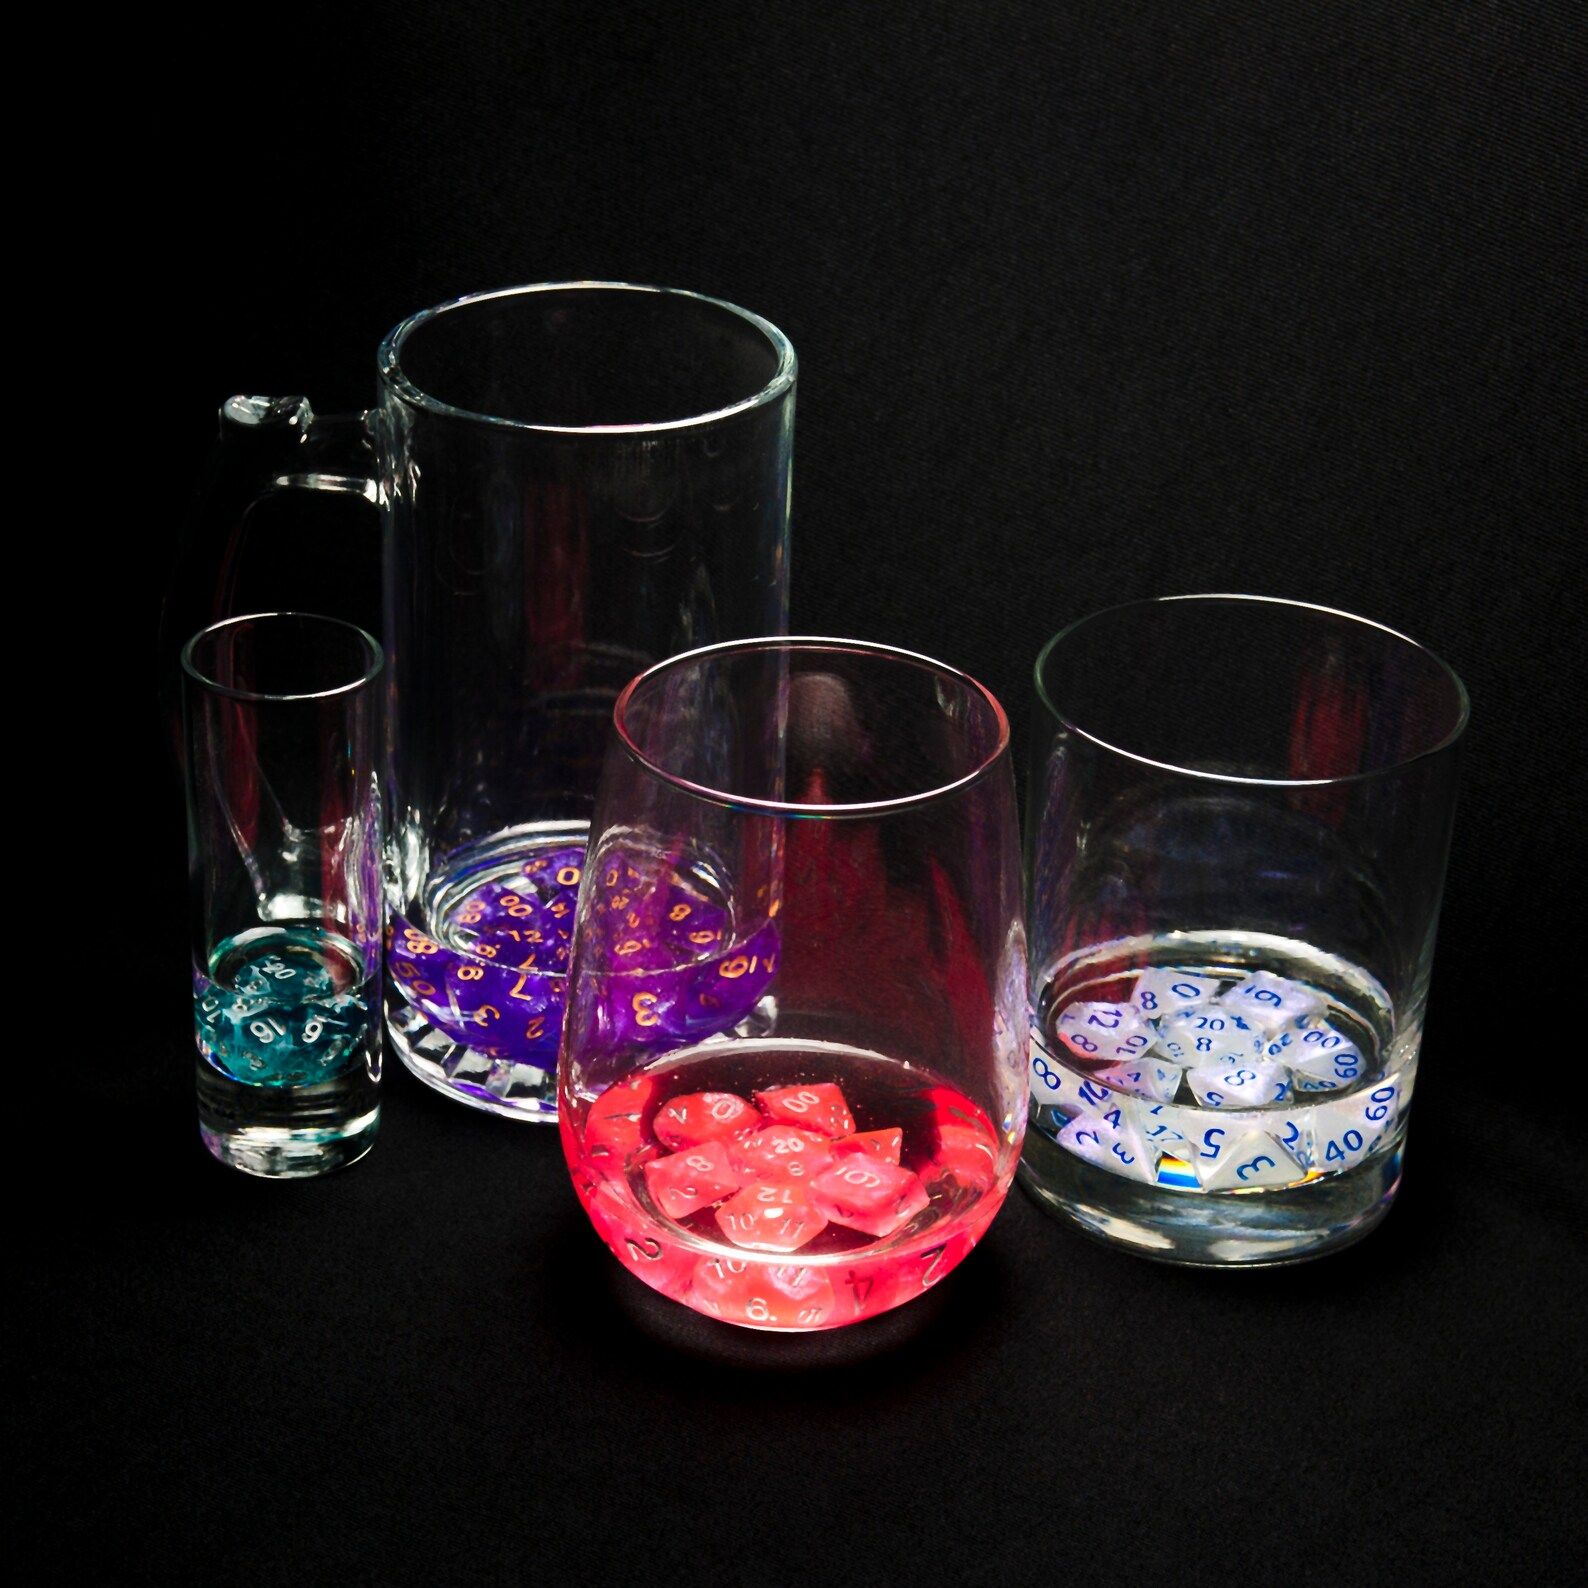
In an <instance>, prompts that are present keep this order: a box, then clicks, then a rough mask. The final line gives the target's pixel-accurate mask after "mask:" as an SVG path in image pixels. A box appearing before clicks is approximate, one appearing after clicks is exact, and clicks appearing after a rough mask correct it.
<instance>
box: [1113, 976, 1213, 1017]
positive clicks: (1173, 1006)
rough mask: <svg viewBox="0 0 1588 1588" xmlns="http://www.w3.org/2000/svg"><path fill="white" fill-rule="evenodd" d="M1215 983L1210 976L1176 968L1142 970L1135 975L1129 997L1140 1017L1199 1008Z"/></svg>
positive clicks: (1211, 992) (1205, 1001)
mask: <svg viewBox="0 0 1588 1588" xmlns="http://www.w3.org/2000/svg"><path fill="white" fill-rule="evenodd" d="M1218 992H1219V984H1218V983H1217V982H1216V981H1215V980H1214V979H1213V978H1212V977H1211V976H1190V975H1187V974H1186V973H1185V972H1184V971H1177V970H1163V969H1159V970H1144V971H1143V972H1142V973H1141V975H1140V976H1138V977H1137V978H1136V988H1135V991H1134V992H1133V993H1132V994H1131V995H1130V1001H1131V1002H1132V1003H1133V1004H1135V1006H1136V1009H1137V1012H1138V1013H1139V1014H1140V1015H1141V1016H1142V1018H1143V1019H1147V1020H1158V1019H1162V1017H1163V1016H1165V1015H1177V1014H1184V1013H1185V1012H1186V1010H1188V1009H1200V1008H1201V1007H1202V1006H1203V1005H1204V1004H1210V1003H1212V1002H1213V1000H1214V999H1215V998H1216V997H1217V996H1218Z"/></svg>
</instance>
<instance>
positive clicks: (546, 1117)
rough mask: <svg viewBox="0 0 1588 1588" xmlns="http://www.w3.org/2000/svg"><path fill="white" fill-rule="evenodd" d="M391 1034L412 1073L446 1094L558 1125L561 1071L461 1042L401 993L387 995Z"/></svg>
mask: <svg viewBox="0 0 1588 1588" xmlns="http://www.w3.org/2000/svg"><path fill="white" fill-rule="evenodd" d="M386 1031H387V1034H388V1035H389V1037H390V1039H391V1045H392V1047H393V1049H394V1050H395V1051H396V1054H397V1057H398V1058H400V1059H401V1060H402V1061H403V1064H404V1065H405V1066H406V1067H407V1068H408V1070H409V1071H410V1072H411V1073H412V1074H414V1075H416V1076H417V1077H418V1078H419V1079H420V1080H421V1081H423V1082H424V1083H425V1085H426V1086H428V1087H431V1088H432V1089H433V1090H435V1091H437V1092H440V1093H442V1094H443V1096H446V1097H450V1098H453V1099H455V1100H456V1101H457V1102H459V1103H463V1104H465V1105H466V1106H467V1107H469V1108H479V1109H483V1110H484V1111H485V1112H486V1113H489V1114H500V1115H501V1116H502V1117H503V1118H504V1119H523V1120H529V1121H532V1122H538V1123H540V1124H546V1125H552V1124H555V1123H556V1121H557V1072H556V1071H555V1070H543V1069H540V1068H539V1067H538V1066H536V1065H533V1064H525V1063H522V1062H521V1061H516V1060H512V1059H505V1058H496V1057H492V1056H491V1055H490V1054H487V1053H482V1052H480V1051H479V1049H477V1048H472V1047H470V1046H469V1045H468V1044H467V1043H464V1042H458V1041H455V1040H454V1039H453V1038H452V1037H450V1036H448V1035H447V1033H446V1032H445V1031H442V1030H441V1029H440V1028H439V1027H437V1026H434V1025H432V1024H431V1023H430V1022H429V1021H428V1020H426V1019H425V1017H424V1016H423V1015H422V1014H421V1013H420V1012H419V1011H418V1010H417V1009H415V1008H414V1007H413V1005H412V1004H410V1003H409V1002H408V1001H407V1000H406V999H405V998H404V997H403V996H402V994H401V993H399V992H397V991H395V989H388V991H387V994H386Z"/></svg>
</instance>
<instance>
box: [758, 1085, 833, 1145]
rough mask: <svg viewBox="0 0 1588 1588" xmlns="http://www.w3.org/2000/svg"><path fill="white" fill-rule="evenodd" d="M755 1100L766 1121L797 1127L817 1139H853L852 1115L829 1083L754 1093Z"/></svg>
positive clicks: (777, 1088) (783, 1087)
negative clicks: (820, 1137)
mask: <svg viewBox="0 0 1588 1588" xmlns="http://www.w3.org/2000/svg"><path fill="white" fill-rule="evenodd" d="M755 1100H756V1102H757V1103H758V1104H759V1105H760V1108H761V1112H762V1113H763V1114H765V1115H766V1116H767V1118H768V1119H775V1120H780V1121H781V1122H782V1123H783V1124H785V1125H798V1126H799V1127H800V1128H801V1129H802V1130H813V1131H815V1132H816V1134H817V1135H819V1136H829V1137H836V1136H853V1135H854V1133H855V1116H854V1115H853V1114H851V1113H850V1112H849V1105H848V1103H846V1102H845V1101H844V1094H843V1093H842V1092H841V1091H840V1090H839V1089H838V1088H837V1087H836V1086H834V1085H833V1084H832V1083H831V1082H830V1081H823V1082H813V1083H812V1084H811V1085H809V1086H778V1087H774V1088H773V1089H772V1090H771V1091H769V1092H757V1093H756V1094H755Z"/></svg>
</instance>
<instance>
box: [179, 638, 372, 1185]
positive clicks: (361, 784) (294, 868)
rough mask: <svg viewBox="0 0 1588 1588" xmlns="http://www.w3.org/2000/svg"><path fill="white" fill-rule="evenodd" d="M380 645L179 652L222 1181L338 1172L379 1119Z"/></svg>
mask: <svg viewBox="0 0 1588 1588" xmlns="http://www.w3.org/2000/svg"><path fill="white" fill-rule="evenodd" d="M381 667H382V659H381V651H380V647H379V646H378V645H377V644H376V643H375V641H374V640H372V639H371V638H370V637H369V635H367V634H365V633H364V632H363V630H362V629H358V628H355V627H354V626H353V625H352V624H349V623H342V622H338V621H336V620H335V619H332V618H324V617H313V616H309V615H307V614H304V613H295V612H275V613H268V614H261V615H255V616H248V617H238V618H232V619H229V620H228V621H226V622H224V623H217V624H215V625H214V626H213V627H210V628H206V629H203V630H201V631H200V632H199V633H198V634H196V635H194V636H193V638H192V639H191V640H189V641H188V643H187V645H186V646H185V647H184V649H183V652H182V714H183V733H184V752H185V755H184V759H185V773H186V780H187V810H188V869H189V876H190V880H191V905H192V947H193V1029H194V1036H195V1039H196V1042H197V1047H198V1116H199V1133H200V1135H201V1136H202V1137H203V1140H204V1144H205V1146H206V1147H208V1148H209V1150H210V1152H211V1153H213V1154H214V1156H215V1157H217V1158H218V1159H220V1161H221V1162H222V1163H226V1164H230V1165H231V1166H232V1167H233V1168H236V1169H242V1170H244V1171H246V1172H247V1173H249V1174H256V1175H263V1176H267V1177H272V1178H281V1177H292V1176H304V1175H315V1174H323V1173H325V1172H326V1171H327V1170H330V1169H335V1168H337V1167H339V1166H340V1165H342V1164H347V1163H352V1162H353V1161H354V1160H355V1159H357V1158H360V1157H362V1156H363V1155H364V1153H366V1152H368V1151H369V1148H370V1145H371V1143H372V1142H373V1140H374V1137H375V1129H376V1125H377V1123H378V1121H379V1117H380V1092H379V1082H380V1069H381V1000H380V990H381V982H380V978H381V920H382V915H381V877H380V815H379V802H378V785H377V778H376V767H377V761H378V757H379V756H380V754H381V750H382V744H381V735H380V701H379V696H378V693H377V689H376V680H377V679H378V677H379V676H380V673H381Z"/></svg>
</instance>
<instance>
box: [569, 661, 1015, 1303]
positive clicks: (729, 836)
mask: <svg viewBox="0 0 1588 1588" xmlns="http://www.w3.org/2000/svg"><path fill="white" fill-rule="evenodd" d="M1008 742H1009V737H1008V727H1007V724H1006V722H1005V720H1004V714H1003V711H1002V709H1001V708H1000V707H999V705H998V703H997V701H996V700H994V699H993V697H992V696H991V695H990V694H988V693H987V691H986V690H984V689H983V688H982V687H981V686H980V685H978V684H976V683H974V682H973V681H972V680H971V679H969V678H966V677H965V676H964V675H963V674H960V673H957V672H955V671H954V670H953V669H951V668H948V667H944V666H943V665H942V664H940V663H937V662H933V661H930V660H928V659H927V658H925V657H920V656H914V655H911V654H910V653H908V652H904V651H893V650H889V649H887V648H885V647H882V646H875V645H863V644H859V643H857V642H853V641H840V640H787V641H783V640H764V641H746V642H740V643H730V644H727V645H720V646H713V647H708V648H706V649H704V650H700V651H694V652H691V653H689V654H687V655H685V656H681V657H675V658H674V659H673V660H671V661H668V662H663V663H661V664H660V665H658V666H657V667H654V668H652V669H650V670H649V671H648V672H646V673H644V674H642V675H641V676H640V677H639V678H638V679H636V680H635V681H634V683H632V684H631V685H630V686H629V687H628V689H627V690H626V691H625V692H624V693H623V694H622V695H621V696H620V697H619V700H618V703H617V706H616V709H615V713H614V732H613V735H612V739H611V744H610V748H609V750H608V753H607V758H606V764H605V767H604V770H603V772H602V776H601V782H600V786H599V793H598V797H597V802H596V816H595V820H594V823H593V825H592V827H591V844H590V852H589V858H588V861H587V863H586V867H585V872H584V878H583V881H582V883H581V885H580V890H579V908H578V916H577V924H576V927H575V931H574V951H573V965H572V970H571V981H570V990H569V1004H568V1014H567V1018H566V1021H565V1024H564V1030H563V1041H562V1055H561V1064H560V1068H559V1078H560V1091H559V1096H558V1120H559V1125H560V1129H561V1132H562V1140H563V1147H564V1150H565V1152H566V1154H567V1158H568V1163H569V1167H570V1169H571V1171H572V1174H573V1180H574V1185H575V1187H576V1189H577V1191H578V1194H579V1197H580V1200H581V1201H582V1203H583V1204H584V1207H585V1210H586V1212H587V1213H588V1214H589V1216H590V1219H591V1222H592V1223H593V1224H594V1225H595V1228H596V1230H597V1231H598V1232H599V1233H600V1235H601V1236H602V1238H603V1239H604V1240H605V1241H606V1243H607V1245H608V1246H609V1247H610V1248H611V1250H612V1251H613V1253H614V1255H615V1256H616V1257H617V1258H618V1260H619V1261H620V1262H622V1263H623V1264H624V1265H625V1266H626V1267H627V1268H628V1269H629V1271H630V1272H631V1273H633V1274H635V1275H637V1276H638V1277H639V1278H640V1279H642V1280H644V1281H645V1282H646V1283H647V1284H649V1285H651V1286H652V1287H653V1288H654V1289H656V1290H659V1291H661V1292H662V1294H664V1295H666V1296H669V1297H671V1298H673V1299H674V1300H677V1301H682V1302H684V1303H686V1304H687V1305H688V1306H691V1307H693V1308H695V1309H696V1310H697V1311H699V1312H703V1313H705V1314H706V1315H708V1316H710V1317H714V1318H718V1319H721V1320H722V1321H724V1322H728V1323H734V1324H740V1325H744V1326H747V1327H750V1328H758V1329H766V1330H790V1331H800V1330H811V1329H830V1328H834V1327H836V1326H839V1325H844V1324H849V1323H854V1322H856V1321H858V1320H860V1319H863V1318H869V1317H871V1316H872V1315H874V1314H876V1313H880V1312H883V1311H885V1310H887V1309H889V1308H892V1307H897V1306H900V1305H902V1304H903V1303H905V1302H908V1301H910V1300H911V1299H913V1298H914V1297H917V1296H919V1295H920V1294H921V1293H922V1292H923V1291H925V1290H928V1289H930V1288H931V1287H932V1286H934V1285H935V1284H936V1283H937V1282H938V1281H939V1280H940V1279H942V1278H943V1277H944V1275H946V1274H948V1273H949V1272H950V1271H952V1269H953V1268H954V1267H955V1266H956V1264H958V1263H959V1262H960V1261H961V1260H962V1259H963V1258H964V1257H965V1256H966V1255H967V1254H968V1253H969V1252H970V1250H971V1248H972V1247H973V1246H974V1245H975V1244H976V1242H977V1240H978V1239H979V1238H980V1237H981V1235H982V1233H983V1232H984V1231H985V1230H986V1228H987V1226H988V1224H989V1223H990V1222H991V1220H992V1218H993V1215H994V1214H995V1213H996V1212H997V1211H998V1208H999V1207H1000V1206H1001V1205H1002V1203H1003V1200H1004V1197H1005V1194H1006V1193H1007V1190H1008V1187H1009V1184H1010V1182H1011V1180H1012V1178H1013V1175H1014V1166H1015V1160H1016V1157H1017V1155H1018V1153H1019V1149H1020V1139H1021V1136H1022V1135H1023V1134H1024V1130H1025V1118H1026V1110H1025V1077H1024V1072H1025V1055H1026V1042H1027V1038H1026V1010H1025V937H1024V930H1023V923H1022V919H1021V915H1022V911H1021V898H1020V854H1019V842H1018V836H1017V828H1016V820H1015V802H1014V781H1013V777H1012V774H1011V772H1010V768H1009V753H1008Z"/></svg>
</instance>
